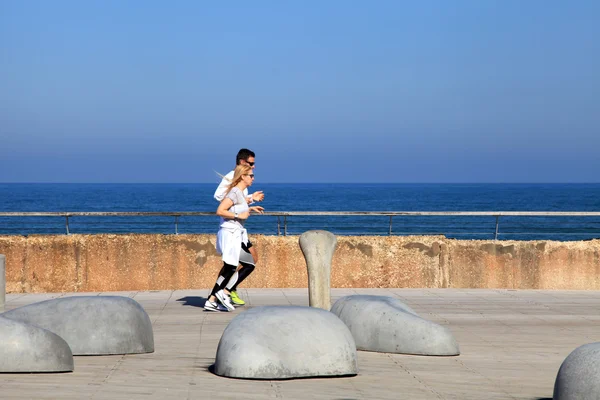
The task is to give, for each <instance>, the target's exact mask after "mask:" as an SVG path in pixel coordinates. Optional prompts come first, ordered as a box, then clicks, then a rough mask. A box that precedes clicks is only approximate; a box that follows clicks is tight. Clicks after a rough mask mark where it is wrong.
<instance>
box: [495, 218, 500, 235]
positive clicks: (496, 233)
mask: <svg viewBox="0 0 600 400" xmlns="http://www.w3.org/2000/svg"><path fill="white" fill-rule="evenodd" d="M498 219H500V216H499V215H496V232H495V233H494V240H498V225H499V223H498Z"/></svg>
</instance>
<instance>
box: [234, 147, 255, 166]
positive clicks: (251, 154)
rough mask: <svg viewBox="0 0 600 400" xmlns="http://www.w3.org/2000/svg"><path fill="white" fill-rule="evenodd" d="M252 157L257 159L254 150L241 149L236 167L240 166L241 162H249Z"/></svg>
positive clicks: (236, 159)
mask: <svg viewBox="0 0 600 400" xmlns="http://www.w3.org/2000/svg"><path fill="white" fill-rule="evenodd" d="M250 157H256V156H255V155H254V152H253V151H252V150H248V149H240V151H238V153H237V156H236V157H235V165H240V161H242V160H244V161H248V159H249V158H250Z"/></svg>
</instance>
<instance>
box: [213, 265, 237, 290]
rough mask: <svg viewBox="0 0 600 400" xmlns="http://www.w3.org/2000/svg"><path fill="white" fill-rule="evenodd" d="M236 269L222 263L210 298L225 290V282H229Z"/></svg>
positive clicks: (233, 266)
mask: <svg viewBox="0 0 600 400" xmlns="http://www.w3.org/2000/svg"><path fill="white" fill-rule="evenodd" d="M236 268H237V267H236V266H235V265H230V264H227V263H223V268H221V272H219V277H218V278H217V282H216V283H215V286H214V287H213V290H212V292H210V295H211V296H214V295H215V293H217V292H218V291H219V290H221V289H223V288H225V285H227V282H229V279H230V278H231V276H232V275H233V274H234V273H235V270H236Z"/></svg>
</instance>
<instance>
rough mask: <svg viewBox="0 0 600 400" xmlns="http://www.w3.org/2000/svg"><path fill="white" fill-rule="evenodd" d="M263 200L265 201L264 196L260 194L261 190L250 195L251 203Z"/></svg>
mask: <svg viewBox="0 0 600 400" xmlns="http://www.w3.org/2000/svg"><path fill="white" fill-rule="evenodd" d="M264 199H265V194H264V193H263V192H262V190H259V191H258V192H254V193H252V200H253V201H263V200H264Z"/></svg>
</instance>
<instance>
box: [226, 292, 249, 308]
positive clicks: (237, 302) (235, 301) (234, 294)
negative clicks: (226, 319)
mask: <svg viewBox="0 0 600 400" xmlns="http://www.w3.org/2000/svg"><path fill="white" fill-rule="evenodd" d="M229 296H231V302H232V303H233V305H234V306H243V305H244V304H246V302H245V301H244V300H242V299H240V298H239V297H238V295H237V292H231V293H229Z"/></svg>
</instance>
